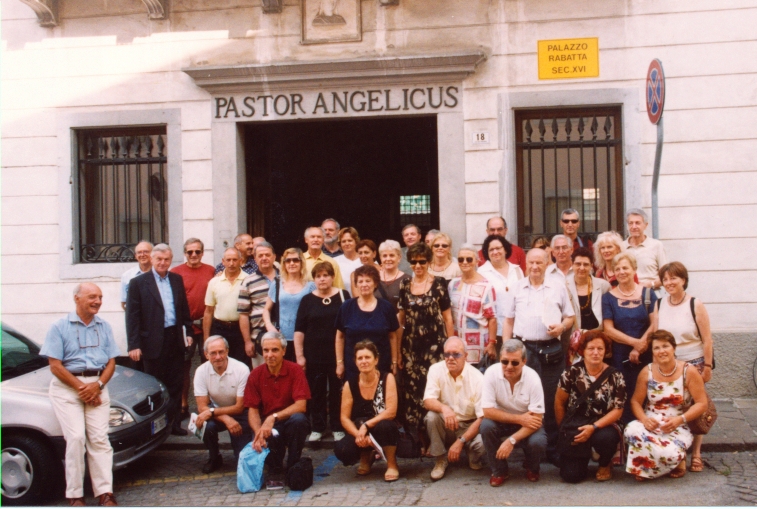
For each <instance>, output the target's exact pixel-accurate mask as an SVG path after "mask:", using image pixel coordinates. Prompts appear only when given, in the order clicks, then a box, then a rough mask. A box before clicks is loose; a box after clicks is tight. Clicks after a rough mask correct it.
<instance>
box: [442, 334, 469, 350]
mask: <svg viewBox="0 0 757 509" xmlns="http://www.w3.org/2000/svg"><path fill="white" fill-rule="evenodd" d="M450 341H458V342H459V343H460V344H461V345H463V352H467V351H468V345H466V344H465V341H463V340H462V338H460V337H459V336H450V337H448V338H447V340H446V341H445V342H444V348H447V343H449V342H450Z"/></svg>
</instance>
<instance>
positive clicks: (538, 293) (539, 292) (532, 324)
mask: <svg viewBox="0 0 757 509" xmlns="http://www.w3.org/2000/svg"><path fill="white" fill-rule="evenodd" d="M575 314H576V313H575V311H574V310H573V306H572V305H571V304H570V300H569V298H568V290H567V288H566V287H565V283H562V284H559V283H555V279H551V278H545V279H544V282H543V283H542V284H541V285H540V286H539V287H538V288H534V287H533V286H531V280H530V279H529V278H528V277H524V278H523V279H521V280H520V281H518V285H517V287H516V290H515V295H514V296H513V300H512V301H511V304H510V309H508V310H507V311H506V312H505V317H506V318H515V325H514V326H513V334H514V335H516V336H518V337H520V338H523V339H526V340H531V341H544V340H548V339H552V338H551V337H550V336H549V333H548V332H547V326H546V325H545V324H544V322H545V319H546V320H547V321H549V322H550V325H552V324H556V323H559V322H560V321H561V320H562V318H563V317H566V316H575Z"/></svg>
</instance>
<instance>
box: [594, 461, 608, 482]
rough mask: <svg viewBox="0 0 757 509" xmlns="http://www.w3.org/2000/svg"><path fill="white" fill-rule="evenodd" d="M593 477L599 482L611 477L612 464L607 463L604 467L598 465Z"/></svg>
mask: <svg viewBox="0 0 757 509" xmlns="http://www.w3.org/2000/svg"><path fill="white" fill-rule="evenodd" d="M594 478H595V479H596V480H597V481H599V482H603V481H609V480H610V479H612V466H610V465H607V466H606V467H599V468H598V469H597V474H596V475H595V476H594Z"/></svg>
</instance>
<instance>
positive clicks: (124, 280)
mask: <svg viewBox="0 0 757 509" xmlns="http://www.w3.org/2000/svg"><path fill="white" fill-rule="evenodd" d="M140 274H144V272H142V271H141V270H139V265H137V266H136V267H132V268H131V269H129V270H127V271H126V272H124V273H123V274H122V275H121V302H126V296H127V294H128V292H129V283H131V280H132V279H134V278H135V277H137V276H139V275H140Z"/></svg>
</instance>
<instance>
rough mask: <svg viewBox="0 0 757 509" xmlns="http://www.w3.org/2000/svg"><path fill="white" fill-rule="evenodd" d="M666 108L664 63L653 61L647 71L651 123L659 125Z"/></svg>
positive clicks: (648, 109)
mask: <svg viewBox="0 0 757 509" xmlns="http://www.w3.org/2000/svg"><path fill="white" fill-rule="evenodd" d="M664 106H665V74H663V72H662V62H660V61H659V60H658V59H656V58H655V59H654V60H652V62H651V63H650V64H649V70H648V71H647V115H649V121H650V122H652V123H653V124H657V122H659V121H660V118H661V117H662V108H663V107H664Z"/></svg>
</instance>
